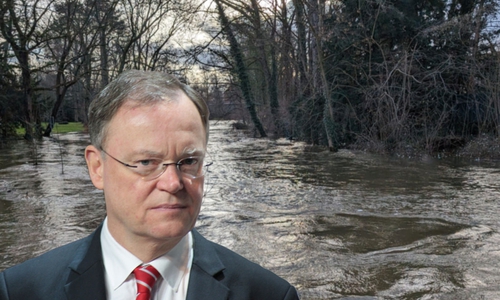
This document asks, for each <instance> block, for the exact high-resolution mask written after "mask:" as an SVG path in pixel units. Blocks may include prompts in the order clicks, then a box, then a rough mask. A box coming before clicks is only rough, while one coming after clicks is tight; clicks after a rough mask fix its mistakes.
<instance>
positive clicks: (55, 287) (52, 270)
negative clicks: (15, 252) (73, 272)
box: [0, 234, 94, 299]
mask: <svg viewBox="0 0 500 300" xmlns="http://www.w3.org/2000/svg"><path fill="white" fill-rule="evenodd" d="M93 235H94V234H91V235H90V236H88V237H85V238H83V239H80V240H77V241H75V242H72V243H69V244H66V245H64V246H61V247H58V248H55V249H53V250H50V251H48V252H46V253H44V254H42V255H40V256H37V257H35V258H32V259H29V260H27V261H25V262H23V263H21V264H18V265H15V266H13V267H10V268H8V269H6V270H4V271H3V272H1V273H0V296H1V295H2V293H4V292H6V291H5V290H8V291H9V294H10V295H17V296H15V297H14V299H21V298H22V297H21V296H22V295H31V296H32V293H35V291H38V292H41V293H42V294H43V293H46V295H54V293H57V292H58V291H62V288H63V286H64V284H65V283H66V279H67V277H68V274H69V272H70V268H69V266H70V265H71V264H72V263H73V262H74V261H75V258H78V257H79V256H84V255H85V253H86V250H87V249H88V245H89V244H90V241H91V239H92V236H93ZM4 289H5V290H4ZM26 293H27V294H26ZM0 298H1V297H0ZM23 299H30V298H29V297H28V296H27V298H23Z"/></svg>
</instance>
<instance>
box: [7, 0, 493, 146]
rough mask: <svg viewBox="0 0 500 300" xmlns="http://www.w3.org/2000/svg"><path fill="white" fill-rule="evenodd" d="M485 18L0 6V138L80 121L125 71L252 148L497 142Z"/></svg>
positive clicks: (226, 7) (453, 9)
mask: <svg viewBox="0 0 500 300" xmlns="http://www.w3.org/2000/svg"><path fill="white" fill-rule="evenodd" d="M497 12H498V4H497V3H496V1H494V0H338V1H327V0H288V1H285V0H245V1H243V0H240V1H238V0H213V1H202V0H43V1H42V0H0V70H1V71H0V90H1V91H0V133H1V136H2V138H4V139H7V138H9V137H10V136H12V135H14V134H15V128H17V127H20V126H22V127H24V128H25V129H26V135H25V138H27V139H33V138H40V137H41V136H43V135H45V136H50V134H51V130H52V125H53V124H54V123H55V122H63V121H80V122H83V123H85V122H86V109H87V107H88V105H89V102H90V101H91V99H92V98H93V97H94V95H95V94H96V93H97V92H98V91H99V90H100V89H101V88H102V87H103V86H104V85H106V84H107V83H108V82H109V81H110V80H112V79H113V78H114V77H116V76H117V74H119V73H120V72H122V71H123V70H126V69H131V68H135V69H144V70H159V71H166V72H170V73H173V74H176V75H178V76H179V77H180V78H182V80H183V81H185V82H187V83H188V84H191V85H193V86H195V87H196V89H198V91H200V92H201V93H202V95H203V96H204V97H205V98H206V99H207V101H208V103H209V105H210V107H211V114H212V118H218V119H223V118H226V119H235V120H238V121H239V122H240V123H243V124H247V125H248V126H250V128H251V129H252V130H253V132H254V135H255V136H256V137H266V136H272V137H287V138H290V139H295V140H303V141H306V142H308V143H310V144H315V145H326V146H328V147H329V148H330V149H331V150H333V151H334V150H337V149H339V148H342V147H353V146H356V147H358V148H364V149H368V150H372V151H379V152H388V153H393V152H398V151H406V150H405V149H416V150H418V151H422V152H428V153H436V152H439V151H443V150H447V149H448V150H449V149H453V148H456V147H460V146H462V145H464V144H465V143H466V142H468V141H470V140H472V139H474V138H475V137H478V136H485V135H488V136H491V137H493V138H497V137H498V136H500V53H499V52H498V51H500V49H499V47H498V46H499V42H500V41H499V39H498V37H499V32H500V31H499V30H500V27H499V26H498V25H499V21H498V20H499V16H498V15H497ZM42 124H43V125H42ZM45 124H48V125H45Z"/></svg>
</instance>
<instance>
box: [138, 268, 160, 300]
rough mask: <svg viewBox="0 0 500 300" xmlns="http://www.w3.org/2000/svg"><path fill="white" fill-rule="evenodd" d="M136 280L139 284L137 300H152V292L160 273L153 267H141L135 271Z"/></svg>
mask: <svg viewBox="0 0 500 300" xmlns="http://www.w3.org/2000/svg"><path fill="white" fill-rule="evenodd" d="M134 275H135V280H136V282H137V296H136V298H135V299H136V300H150V297H151V290H152V289H153V286H154V284H155V282H156V280H157V279H158V278H160V273H158V271H157V270H156V269H155V268H154V267H153V266H151V265H141V266H138V267H137V268H135V270H134Z"/></svg>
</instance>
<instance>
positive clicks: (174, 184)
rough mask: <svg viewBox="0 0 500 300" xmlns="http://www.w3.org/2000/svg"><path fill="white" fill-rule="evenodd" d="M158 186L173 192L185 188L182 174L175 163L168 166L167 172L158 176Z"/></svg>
mask: <svg viewBox="0 0 500 300" xmlns="http://www.w3.org/2000/svg"><path fill="white" fill-rule="evenodd" d="M156 187H157V188H158V189H160V190H163V191H166V192H169V193H171V194H175V193H177V192H178V191H180V190H182V189H183V188H184V183H183V182H182V177H181V174H180V172H179V170H177V166H176V165H175V164H171V165H168V166H166V169H165V172H163V174H161V175H160V177H158V181H157V183H156Z"/></svg>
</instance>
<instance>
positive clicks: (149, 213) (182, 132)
mask: <svg viewBox="0 0 500 300" xmlns="http://www.w3.org/2000/svg"><path fill="white" fill-rule="evenodd" d="M176 98H177V99H176V100H175V101H173V102H161V103H157V104H154V105H151V106H134V103H128V104H125V105H123V106H122V107H121V108H120V109H119V110H118V112H117V113H116V115H115V116H114V117H113V119H112V120H111V121H110V123H109V127H108V131H107V135H106V142H105V145H104V146H103V148H104V150H105V151H106V152H107V153H109V154H110V155H112V156H113V157H115V158H117V159H119V160H120V161H122V162H125V163H127V164H130V165H138V164H141V163H147V161H148V160H157V161H158V160H159V161H163V162H166V163H172V162H177V161H179V160H180V159H182V158H186V157H189V156H194V155H204V154H205V151H206V134H205V130H204V127H203V125H202V121H201V117H200V115H199V113H198V110H197V109H196V106H195V105H194V104H193V103H192V101H190V100H189V99H188V98H187V96H186V95H184V94H183V93H182V94H181V93H179V95H178V96H177V97H176ZM87 151H88V150H87ZM100 155H103V156H102V157H100V158H98V159H101V165H102V167H101V168H100V169H98V170H97V172H96V173H99V174H100V175H99V176H97V177H96V176H94V177H96V179H94V178H92V174H91V178H92V181H93V182H94V185H96V187H97V188H100V189H102V190H104V196H105V199H106V211H107V216H108V226H109V230H110V232H111V234H112V235H113V237H114V238H115V239H116V240H117V241H118V242H119V243H120V244H122V246H124V247H126V248H128V247H127V246H129V244H130V243H138V242H145V241H146V242H153V243H157V244H158V246H160V247H161V244H162V243H172V242H174V243H176V241H178V240H180V238H182V237H183V236H184V235H185V234H186V233H187V232H189V231H190V230H191V229H192V228H193V226H194V224H195V222H196V219H197V217H198V214H199V212H200V207H201V202H202V197H203V177H201V178H197V179H189V178H187V177H185V176H182V175H181V173H180V172H179V171H178V170H177V168H176V166H175V164H173V165H169V166H168V167H167V168H166V170H165V172H164V173H163V174H162V175H161V176H160V177H158V178H156V179H153V180H151V181H145V180H144V179H143V178H142V177H141V176H140V175H138V174H136V173H134V171H133V169H131V168H128V167H126V166H124V165H122V164H120V163H119V162H117V161H115V160H113V159H112V158H111V157H108V156H106V154H103V153H102V152H101V153H100ZM86 156H88V155H86ZM87 160H89V158H87ZM89 168H90V167H89ZM91 173H92V171H91ZM132 246H133V245H132Z"/></svg>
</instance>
